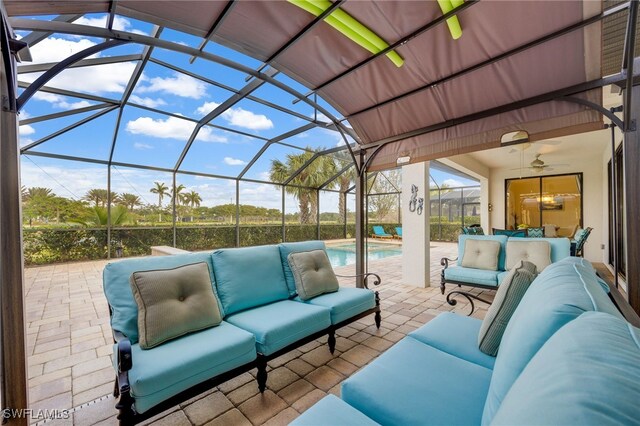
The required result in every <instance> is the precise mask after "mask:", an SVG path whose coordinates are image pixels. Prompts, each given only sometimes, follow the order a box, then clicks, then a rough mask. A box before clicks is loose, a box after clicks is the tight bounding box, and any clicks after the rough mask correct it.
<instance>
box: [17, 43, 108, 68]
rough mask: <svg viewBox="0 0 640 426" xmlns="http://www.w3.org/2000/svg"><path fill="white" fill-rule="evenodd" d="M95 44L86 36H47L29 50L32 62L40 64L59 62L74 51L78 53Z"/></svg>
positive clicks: (96, 55)
mask: <svg viewBox="0 0 640 426" xmlns="http://www.w3.org/2000/svg"><path fill="white" fill-rule="evenodd" d="M95 44H96V43H94V42H93V41H91V40H89V39H88V38H81V39H79V40H69V39H66V38H58V37H49V38H46V39H44V40H42V41H41V42H40V43H38V44H36V45H35V46H33V47H30V48H29V50H30V51H31V56H32V57H33V63H34V64H40V63H46V62H60V61H61V60H63V59H65V58H67V57H69V56H71V55H73V54H74V53H78V52H80V51H82V50H85V49H87V48H89V47H92V46H95ZM98 56H99V54H95V55H92V56H88V57H89V58H96V57H98Z"/></svg>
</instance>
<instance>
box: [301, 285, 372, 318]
mask: <svg viewBox="0 0 640 426" xmlns="http://www.w3.org/2000/svg"><path fill="white" fill-rule="evenodd" d="M295 300H298V299H295ZM301 301H302V300H301ZM305 303H309V304H311V305H316V306H323V307H325V308H329V309H331V324H334V325H335V324H338V323H340V322H342V321H344V320H346V319H349V318H352V317H354V316H356V315H358V314H359V313H361V312H364V311H366V310H368V309H372V308H374V307H375V306H376V296H375V294H374V292H373V291H371V290H367V289H365V288H353V287H340V288H339V289H338V291H336V292H335V293H327V294H323V295H321V296H318V297H314V298H313V299H309V300H307V301H306V302H305Z"/></svg>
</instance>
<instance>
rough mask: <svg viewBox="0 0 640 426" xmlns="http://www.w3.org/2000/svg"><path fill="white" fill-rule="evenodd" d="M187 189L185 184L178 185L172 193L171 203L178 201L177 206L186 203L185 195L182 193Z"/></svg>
mask: <svg viewBox="0 0 640 426" xmlns="http://www.w3.org/2000/svg"><path fill="white" fill-rule="evenodd" d="M185 189H187V187H186V186H184V185H183V184H180V185H177V186H176V189H175V191H171V201H173V199H174V198H175V199H176V205H178V206H179V205H180V202H184V197H183V195H184V194H183V193H182V191H184V190H185Z"/></svg>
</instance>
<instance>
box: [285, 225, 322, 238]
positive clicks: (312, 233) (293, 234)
mask: <svg viewBox="0 0 640 426" xmlns="http://www.w3.org/2000/svg"><path fill="white" fill-rule="evenodd" d="M285 236H286V239H287V241H289V242H296V241H309V240H317V239H318V228H317V227H316V225H286V226H285Z"/></svg>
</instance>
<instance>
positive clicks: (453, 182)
mask: <svg viewBox="0 0 640 426" xmlns="http://www.w3.org/2000/svg"><path fill="white" fill-rule="evenodd" d="M442 184H443V185H447V186H448V187H449V188H457V187H459V186H465V185H464V183H462V182H460V181H459V180H455V179H451V178H449V179H445V180H443V181H442Z"/></svg>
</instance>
